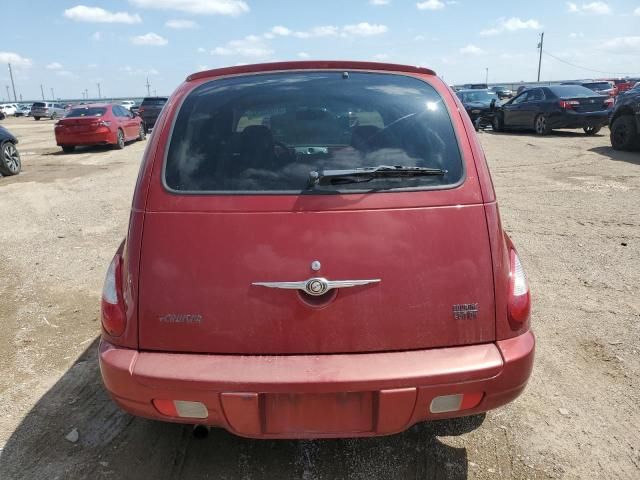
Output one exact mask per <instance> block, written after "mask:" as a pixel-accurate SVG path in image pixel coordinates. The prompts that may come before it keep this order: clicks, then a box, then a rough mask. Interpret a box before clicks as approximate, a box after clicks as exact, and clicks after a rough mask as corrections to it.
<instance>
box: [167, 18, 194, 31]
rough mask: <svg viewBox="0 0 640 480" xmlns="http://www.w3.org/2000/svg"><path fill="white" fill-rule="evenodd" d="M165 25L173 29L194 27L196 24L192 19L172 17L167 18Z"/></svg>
mask: <svg viewBox="0 0 640 480" xmlns="http://www.w3.org/2000/svg"><path fill="white" fill-rule="evenodd" d="M165 26H167V27H169V28H173V29H175V30H184V29H188V28H196V27H197V26H198V24H197V23H196V22H194V21H193V20H181V19H172V20H167V21H166V23H165Z"/></svg>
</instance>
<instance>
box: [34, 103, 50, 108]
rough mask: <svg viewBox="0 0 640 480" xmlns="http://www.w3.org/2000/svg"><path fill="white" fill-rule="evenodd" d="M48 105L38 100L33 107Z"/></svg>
mask: <svg viewBox="0 0 640 480" xmlns="http://www.w3.org/2000/svg"><path fill="white" fill-rule="evenodd" d="M46 106H47V104H46V103H42V102H36V103H34V104H33V106H32V107H31V108H34V107H46Z"/></svg>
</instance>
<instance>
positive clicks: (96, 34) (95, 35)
mask: <svg viewBox="0 0 640 480" xmlns="http://www.w3.org/2000/svg"><path fill="white" fill-rule="evenodd" d="M91 40H95V41H96V42H99V41H100V40H102V33H100V32H93V33H92V34H91Z"/></svg>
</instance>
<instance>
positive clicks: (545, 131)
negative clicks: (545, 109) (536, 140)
mask: <svg viewBox="0 0 640 480" xmlns="http://www.w3.org/2000/svg"><path fill="white" fill-rule="evenodd" d="M534 126H535V130H536V133H537V134H538V135H549V134H550V133H551V129H550V128H549V123H548V122H547V117H545V116H544V115H538V116H537V117H536V121H535V124H534Z"/></svg>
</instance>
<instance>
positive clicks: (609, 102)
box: [604, 97, 616, 108]
mask: <svg viewBox="0 0 640 480" xmlns="http://www.w3.org/2000/svg"><path fill="white" fill-rule="evenodd" d="M615 103H616V97H609V98H607V99H606V100H605V101H604V104H605V105H606V107H607V108H611V107H613V105H614V104H615Z"/></svg>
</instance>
